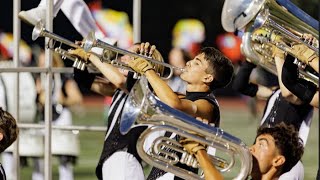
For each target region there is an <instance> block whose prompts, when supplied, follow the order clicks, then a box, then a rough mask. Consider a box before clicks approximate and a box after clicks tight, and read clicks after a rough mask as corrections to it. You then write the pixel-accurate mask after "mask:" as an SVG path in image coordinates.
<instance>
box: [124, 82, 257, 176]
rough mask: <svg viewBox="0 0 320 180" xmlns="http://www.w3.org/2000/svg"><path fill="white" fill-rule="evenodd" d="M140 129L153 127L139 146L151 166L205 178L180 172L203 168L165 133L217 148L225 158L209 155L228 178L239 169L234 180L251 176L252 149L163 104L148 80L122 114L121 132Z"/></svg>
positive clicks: (136, 87)
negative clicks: (184, 167)
mask: <svg viewBox="0 0 320 180" xmlns="http://www.w3.org/2000/svg"><path fill="white" fill-rule="evenodd" d="M136 126H149V127H148V128H147V129H146V130H145V131H144V132H143V133H142V134H141V135H140V137H139V139H138V142H137V152H138V154H139V155H140V157H141V158H142V159H143V160H144V161H145V162H147V163H148V164H150V165H152V166H155V167H157V168H160V169H162V170H164V171H167V172H171V173H173V174H175V175H177V176H179V177H181V178H183V179H203V176H201V175H198V174H195V173H193V172H191V171H188V170H186V169H183V168H180V167H178V166H177V163H178V162H179V163H182V164H186V165H188V166H191V167H199V165H198V162H197V161H196V159H195V157H193V156H192V155H190V154H188V153H187V152H186V151H185V150H184V149H183V147H182V145H181V144H180V143H179V142H177V141H176V140H175V139H170V138H168V137H165V136H164V132H171V133H175V134H177V135H178V136H180V137H184V138H189V139H193V140H195V141H197V142H200V143H202V144H205V145H207V146H208V147H209V148H215V149H216V150H217V154H220V155H221V156H223V155H225V156H223V157H218V156H213V155H210V154H209V155H210V156H211V159H212V162H213V163H214V164H215V166H216V167H217V169H219V170H220V171H221V172H223V173H224V174H227V173H229V172H230V171H231V172H232V171H233V170H234V168H235V165H238V167H240V169H239V173H238V174H236V175H234V176H236V177H235V178H234V179H239V180H240V179H245V178H246V177H247V175H248V174H249V173H250V172H251V166H252V157H251V154H250V152H249V149H248V147H247V146H246V145H245V144H244V143H243V142H242V141H241V140H240V139H238V138H236V137H234V136H232V135H230V134H228V133H227V132H224V131H223V130H222V129H220V128H216V127H212V126H209V125H206V124H204V123H202V122H201V121H198V120H196V119H195V118H193V117H192V116H189V115H187V114H185V113H183V112H181V111H179V110H176V109H173V108H171V107H169V106H168V105H166V104H165V103H163V102H161V101H160V100H159V99H158V98H157V97H156V96H155V95H154V94H153V93H152V92H151V91H150V89H149V87H148V82H147V80H146V78H145V77H144V76H143V77H141V79H140V80H138V81H137V82H136V84H135V85H134V86H133V88H132V90H131V91H130V94H129V96H128V98H127V101H126V103H125V105H124V109H123V111H122V117H121V123H120V132H121V133H123V134H126V133H127V132H129V131H130V129H131V128H134V127H136ZM191 132H192V133H191ZM155 136H156V137H155ZM237 160H238V161H237Z"/></svg>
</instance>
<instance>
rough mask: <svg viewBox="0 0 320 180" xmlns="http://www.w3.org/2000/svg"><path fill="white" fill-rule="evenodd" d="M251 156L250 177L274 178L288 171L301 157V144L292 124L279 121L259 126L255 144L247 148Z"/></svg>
mask: <svg viewBox="0 0 320 180" xmlns="http://www.w3.org/2000/svg"><path fill="white" fill-rule="evenodd" d="M249 150H250V152H251V154H252V157H253V166H252V171H251V177H252V179H253V180H256V179H274V178H277V177H279V176H280V175H281V174H283V173H285V172H288V171H289V170H290V169H291V168H292V167H293V166H294V165H295V164H296V163H297V162H298V161H299V160H300V159H301V157H302V154H303V151H304V150H303V144H302V140H301V139H300V138H299V135H298V132H297V131H296V130H295V129H294V127H293V126H292V125H290V126H288V125H286V124H284V123H280V124H278V125H276V126H274V127H260V128H259V129H258V131H257V138H256V141H255V144H254V145H252V146H251V147H250V148H249Z"/></svg>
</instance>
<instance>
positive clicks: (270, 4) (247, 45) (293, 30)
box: [222, 0, 319, 86]
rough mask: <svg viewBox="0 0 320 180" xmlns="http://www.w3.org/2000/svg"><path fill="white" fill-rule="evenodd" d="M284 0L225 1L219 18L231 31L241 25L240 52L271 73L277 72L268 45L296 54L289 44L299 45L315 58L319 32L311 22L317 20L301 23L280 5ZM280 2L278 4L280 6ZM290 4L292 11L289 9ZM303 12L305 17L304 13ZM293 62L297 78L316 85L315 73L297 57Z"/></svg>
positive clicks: (316, 22)
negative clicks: (311, 52) (310, 36)
mask: <svg viewBox="0 0 320 180" xmlns="http://www.w3.org/2000/svg"><path fill="white" fill-rule="evenodd" d="M285 1H286V0H277V1H275V0H256V1H249V0H240V1H239V2H234V1H233V4H231V1H230V0H227V1H226V2H225V4H224V7H223V13H222V18H225V19H222V25H223V26H224V28H225V30H226V31H235V30H239V29H241V28H244V27H245V32H244V35H243V36H242V44H241V51H242V54H244V55H245V56H246V58H247V59H248V60H249V61H251V62H252V63H254V64H257V65H259V66H261V67H263V68H265V69H266V70H268V71H269V72H271V73H273V74H275V75H277V71H276V67H275V62H274V58H273V57H272V54H273V48H272V46H276V47H278V48H279V49H281V50H284V51H285V52H286V53H288V54H290V55H292V56H294V57H297V54H295V52H294V51H293V50H292V45H296V44H302V45H303V46H306V47H307V48H309V49H310V50H312V51H313V52H314V53H315V54H316V55H317V56H318V57H319V49H318V48H319V43H318V40H319V35H318V33H319V32H318V29H317V28H316V27H315V25H314V24H318V21H316V20H314V21H312V22H308V23H307V22H303V21H302V20H300V19H301V17H300V19H299V18H298V17H296V16H295V15H294V14H292V13H291V12H289V11H288V10H287V9H286V8H285V7H284V6H285V4H284V3H287V4H288V3H289V2H287V1H286V2H285ZM281 3H282V5H280V4H281ZM290 3H291V2H290ZM290 3H289V5H290V7H289V8H290V10H291V11H292V12H293V11H295V10H296V11H298V10H299V13H300V14H302V13H301V11H302V10H300V9H298V8H297V7H295V6H294V5H293V4H290ZM293 6H294V8H295V9H294V10H293V9H292V8H293ZM240 12H241V13H240ZM238 14H239V15H238ZM227 15H229V17H227ZM304 15H305V16H307V14H304ZM310 18H311V17H308V18H307V20H310ZM311 20H313V19H311ZM314 22H315V23H314ZM261 32H263V33H261ZM303 34H310V35H312V36H313V37H314V38H316V39H317V41H314V42H307V41H306V40H304V39H303ZM279 40H281V42H280V41H279ZM295 63H296V64H297V65H298V67H299V76H300V77H301V78H304V79H306V80H309V81H312V82H313V83H314V84H316V85H317V86H319V77H318V73H316V72H315V71H313V70H312V68H311V67H308V65H306V64H305V63H303V62H301V61H299V60H296V61H295Z"/></svg>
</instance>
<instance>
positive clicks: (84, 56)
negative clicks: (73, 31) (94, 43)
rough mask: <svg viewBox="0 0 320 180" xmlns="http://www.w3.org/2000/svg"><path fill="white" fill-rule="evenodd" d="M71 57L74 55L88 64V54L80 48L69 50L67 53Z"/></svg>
mask: <svg viewBox="0 0 320 180" xmlns="http://www.w3.org/2000/svg"><path fill="white" fill-rule="evenodd" d="M68 52H69V53H70V54H71V55H75V56H77V57H79V58H80V59H81V60H83V61H85V62H88V59H89V56H90V53H87V52H86V51H84V50H83V49H81V48H78V49H71V50H69V51H68Z"/></svg>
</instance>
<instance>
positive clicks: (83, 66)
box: [80, 63, 86, 71]
mask: <svg viewBox="0 0 320 180" xmlns="http://www.w3.org/2000/svg"><path fill="white" fill-rule="evenodd" d="M85 68H86V64H85V63H82V65H81V68H80V70H81V71H84V69H85Z"/></svg>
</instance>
